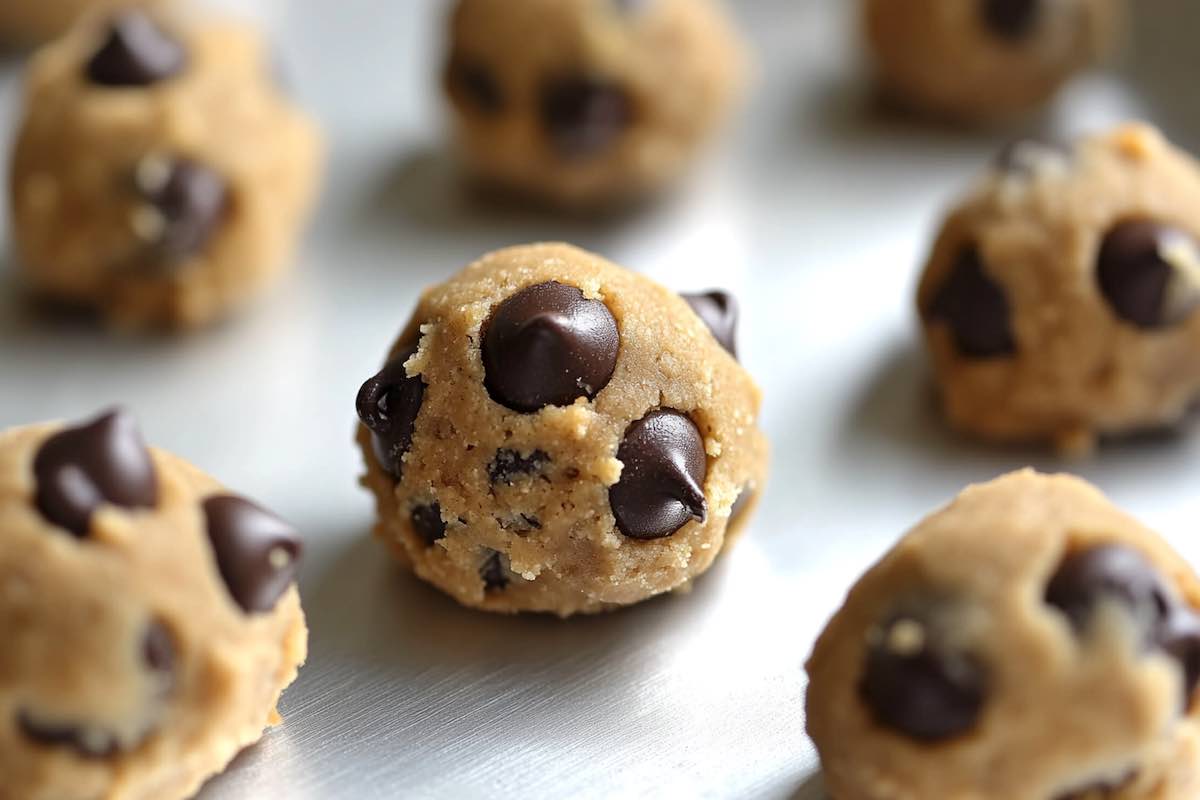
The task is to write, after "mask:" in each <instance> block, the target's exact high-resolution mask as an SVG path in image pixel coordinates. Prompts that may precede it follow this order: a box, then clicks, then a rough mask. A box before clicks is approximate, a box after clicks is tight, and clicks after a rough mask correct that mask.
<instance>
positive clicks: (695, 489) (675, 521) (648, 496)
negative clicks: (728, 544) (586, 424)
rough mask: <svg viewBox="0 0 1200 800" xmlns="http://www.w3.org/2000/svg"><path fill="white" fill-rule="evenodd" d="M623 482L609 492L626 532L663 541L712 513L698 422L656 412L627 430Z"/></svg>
mask: <svg viewBox="0 0 1200 800" xmlns="http://www.w3.org/2000/svg"><path fill="white" fill-rule="evenodd" d="M617 460H618V461H620V462H621V464H622V465H623V466H622V468H621V479H620V480H619V481H617V483H616V484H615V485H614V486H613V487H612V488H611V489H609V490H608V499H609V504H610V505H611V506H612V511H613V516H614V517H615V518H616V520H617V528H619V529H620V531H621V533H623V534H625V535H626V536H628V537H630V538H633V539H661V538H663V537H664V536H670V535H671V534H673V533H675V531H677V530H679V529H680V528H682V527H683V526H684V525H685V524H686V523H687V522H688V521H689V520H692V519H695V520H699V521H700V522H703V521H704V519H705V517H706V516H707V514H708V504H707V502H706V501H705V499H704V479H705V477H706V476H707V474H708V460H707V458H706V457H705V453H704V439H703V437H702V436H701V435H700V431H699V430H698V429H697V428H696V425H695V423H693V422H692V421H691V420H690V419H688V418H687V416H686V415H684V414H681V413H679V412H678V411H674V410H672V409H660V410H658V411H651V412H650V413H649V414H647V415H646V416H644V417H642V418H641V419H639V420H638V421H637V422H634V423H633V424H631V425H630V426H629V427H628V428H626V429H625V438H624V439H622V440H621V446H620V447H619V448H618V449H617Z"/></svg>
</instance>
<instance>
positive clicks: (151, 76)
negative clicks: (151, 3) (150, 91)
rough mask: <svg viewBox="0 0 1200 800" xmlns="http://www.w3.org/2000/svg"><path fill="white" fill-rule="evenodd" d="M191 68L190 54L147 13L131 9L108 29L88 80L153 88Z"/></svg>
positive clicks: (121, 85)
mask: <svg viewBox="0 0 1200 800" xmlns="http://www.w3.org/2000/svg"><path fill="white" fill-rule="evenodd" d="M186 66H187V51H185V50H184V48H183V45H182V44H180V43H179V41H178V40H177V39H175V38H174V37H173V36H171V35H170V34H169V33H167V32H166V31H165V30H163V29H162V27H160V26H159V25H158V23H156V22H155V21H154V20H153V19H152V18H151V17H149V16H148V15H147V14H146V13H145V12H142V11H138V10H135V9H128V10H125V11H122V12H120V13H119V14H118V15H117V16H115V17H114V18H113V19H112V21H111V22H110V23H109V25H108V31H107V35H106V37H105V39H104V43H103V44H102V45H100V49H99V50H97V51H96V53H95V55H93V56H92V58H91V60H90V61H88V63H87V76H88V79H89V80H90V81H91V82H92V83H96V84H100V85H101V86H119V87H136V86H149V85H150V84H153V83H158V82H159V81H164V80H167V79H168V78H173V77H174V76H176V75H178V74H179V73H180V72H182V71H183V70H184V68H185V67H186Z"/></svg>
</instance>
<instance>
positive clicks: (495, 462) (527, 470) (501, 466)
mask: <svg viewBox="0 0 1200 800" xmlns="http://www.w3.org/2000/svg"><path fill="white" fill-rule="evenodd" d="M549 463H550V456H548V455H546V452H545V451H544V450H534V451H532V452H531V453H530V454H529V455H527V456H523V455H521V452H520V451H519V450H510V449H509V448H507V447H505V448H501V449H500V450H497V451H496V456H495V457H494V458H493V459H492V463H490V464H488V478H489V479H490V480H491V483H492V485H493V486H495V485H496V484H498V483H504V484H508V485H509V486H512V484H513V481H514V480H516V479H517V478H520V477H525V476H530V475H540V474H541V473H542V470H544V469H545V468H546V465H547V464H549Z"/></svg>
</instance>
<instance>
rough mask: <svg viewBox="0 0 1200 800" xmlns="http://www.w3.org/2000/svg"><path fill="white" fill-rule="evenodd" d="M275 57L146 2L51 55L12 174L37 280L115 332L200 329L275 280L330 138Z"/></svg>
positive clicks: (23, 251)
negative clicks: (275, 75)
mask: <svg viewBox="0 0 1200 800" xmlns="http://www.w3.org/2000/svg"><path fill="white" fill-rule="evenodd" d="M268 62H269V54H268V53H267V52H266V51H265V48H264V45H263V43H262V42H261V41H260V39H259V37H258V35H257V34H256V33H254V32H253V31H251V30H249V29H247V28H243V27H239V26H230V25H213V24H200V23H195V22H193V21H184V20H182V19H179V18H176V17H152V16H150V15H147V14H145V13H142V12H134V11H126V12H122V13H121V14H119V15H118V16H116V17H113V18H111V19H107V20H104V21H103V22H102V23H100V24H89V25H84V26H82V27H80V28H77V29H76V30H74V31H72V32H71V33H70V34H68V35H67V36H66V37H65V38H64V39H62V40H61V41H59V42H56V43H54V44H52V45H50V46H48V47H47V48H45V49H44V50H42V51H41V52H39V53H38V54H37V55H36V56H35V58H34V60H33V63H32V65H31V67H30V70H29V75H28V79H27V86H26V99H25V119H24V122H23V123H22V125H21V130H20V135H19V138H18V140H17V144H16V149H15V152H14V154H13V161H12V176H11V180H12V184H11V192H12V209H13V237H14V241H15V243H16V246H17V251H18V256H19V260H20V262H21V265H22V266H23V268H24V275H25V278H26V280H27V282H28V283H29V285H30V286H31V287H33V288H34V289H35V290H36V291H38V292H39V293H43V294H46V295H49V296H52V297H55V298H58V299H61V300H66V301H68V302H72V303H75V304H79V305H83V306H90V307H96V308H98V309H100V310H101V311H102V312H103V313H105V314H106V315H107V316H108V317H109V318H110V319H111V320H112V321H113V322H114V323H116V324H117V325H119V326H123V327H139V326H146V325H155V326H159V325H166V326H191V325H199V324H202V323H205V322H208V321H210V320H212V319H214V318H215V317H218V316H220V315H222V314H224V313H225V312H227V311H228V310H229V309H230V308H231V307H233V306H235V305H238V304H240V303H242V302H243V301H245V300H247V299H248V298H249V297H251V296H252V295H254V294H255V293H256V292H257V291H258V290H259V289H260V288H262V287H263V286H264V285H266V284H267V283H269V282H271V281H272V280H273V279H275V278H276V277H277V275H278V273H279V272H280V269H281V267H282V266H283V264H285V263H286V262H287V260H288V258H289V256H290V253H291V251H292V247H293V245H294V243H295V240H296V238H297V235H298V232H299V228H300V227H301V225H302V224H303V222H304V219H305V217H306V216H307V212H308V209H309V206H310V204H311V201H312V197H313V193H314V189H315V184H316V179H317V173H318V171H319V162H320V143H319V137H318V134H317V131H316V130H315V128H314V126H313V124H312V123H311V122H310V121H309V120H308V119H307V118H306V117H305V116H304V115H303V114H301V113H300V112H299V111H298V110H297V109H296V108H295V107H293V105H292V103H291V102H290V101H289V100H288V99H287V98H286V97H284V96H283V95H282V94H281V92H280V90H279V88H278V87H277V86H276V85H275V83H274V80H273V79H272V77H271V75H270V66H269V63H268Z"/></svg>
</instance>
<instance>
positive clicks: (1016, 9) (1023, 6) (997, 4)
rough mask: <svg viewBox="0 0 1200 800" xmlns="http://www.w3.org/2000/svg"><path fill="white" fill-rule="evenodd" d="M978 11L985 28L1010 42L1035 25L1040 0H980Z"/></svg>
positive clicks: (1022, 37)
mask: <svg viewBox="0 0 1200 800" xmlns="http://www.w3.org/2000/svg"><path fill="white" fill-rule="evenodd" d="M981 2H982V6H981V8H980V13H981V14H982V15H983V22H984V24H985V25H986V26H987V29H988V30H989V31H991V32H992V33H993V34H995V35H996V36H998V37H1000V38H1001V39H1007V40H1009V41H1012V42H1017V41H1020V40H1021V39H1024V38H1025V37H1027V36H1029V34H1031V33H1032V32H1033V29H1034V28H1035V27H1037V20H1038V14H1039V13H1040V11H1041V0H981Z"/></svg>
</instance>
